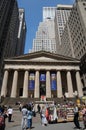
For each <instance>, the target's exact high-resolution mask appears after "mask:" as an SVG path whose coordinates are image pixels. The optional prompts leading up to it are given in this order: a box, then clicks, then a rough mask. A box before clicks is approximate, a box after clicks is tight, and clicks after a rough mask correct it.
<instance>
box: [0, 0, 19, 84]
mask: <svg viewBox="0 0 86 130" xmlns="http://www.w3.org/2000/svg"><path fill="white" fill-rule="evenodd" d="M18 28H19V10H18V5H17V1H16V0H0V86H1V81H2V75H3V65H4V64H3V61H4V59H5V58H8V57H13V56H17V50H18Z"/></svg>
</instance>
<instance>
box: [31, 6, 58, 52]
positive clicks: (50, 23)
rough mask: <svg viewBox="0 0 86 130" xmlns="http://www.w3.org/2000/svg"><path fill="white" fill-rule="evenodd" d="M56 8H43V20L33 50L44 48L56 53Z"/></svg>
mask: <svg viewBox="0 0 86 130" xmlns="http://www.w3.org/2000/svg"><path fill="white" fill-rule="evenodd" d="M55 10H56V8H55V7H44V8H43V22H40V24H39V27H38V31H37V32H36V38H35V39H34V40H33V47H32V50H31V52H35V51H40V50H44V51H49V52H53V53H56V40H55V22H54V18H55Z"/></svg>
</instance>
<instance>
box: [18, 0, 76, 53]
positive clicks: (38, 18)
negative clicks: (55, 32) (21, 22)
mask: <svg viewBox="0 0 86 130" xmlns="http://www.w3.org/2000/svg"><path fill="white" fill-rule="evenodd" d="M74 1H75V0H17V2H18V7H19V8H24V9H25V21H26V27H27V32H26V41H25V49H24V54H26V53H29V49H32V44H33V39H34V38H35V35H36V31H37V30H38V26H39V23H40V22H42V10H43V7H56V6H57V4H68V5H71V4H73V3H74Z"/></svg>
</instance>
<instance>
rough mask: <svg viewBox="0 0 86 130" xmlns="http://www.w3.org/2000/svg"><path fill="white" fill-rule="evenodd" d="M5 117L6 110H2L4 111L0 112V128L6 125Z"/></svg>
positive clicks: (2, 129)
mask: <svg viewBox="0 0 86 130" xmlns="http://www.w3.org/2000/svg"><path fill="white" fill-rule="evenodd" d="M6 118H7V111H6V110H4V111H2V112H0V130H5V127H6V123H5V119H6Z"/></svg>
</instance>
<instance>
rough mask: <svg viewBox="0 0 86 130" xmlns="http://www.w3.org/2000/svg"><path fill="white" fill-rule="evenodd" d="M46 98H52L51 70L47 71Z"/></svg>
mask: <svg viewBox="0 0 86 130" xmlns="http://www.w3.org/2000/svg"><path fill="white" fill-rule="evenodd" d="M46 98H51V85H50V71H47V72H46Z"/></svg>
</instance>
